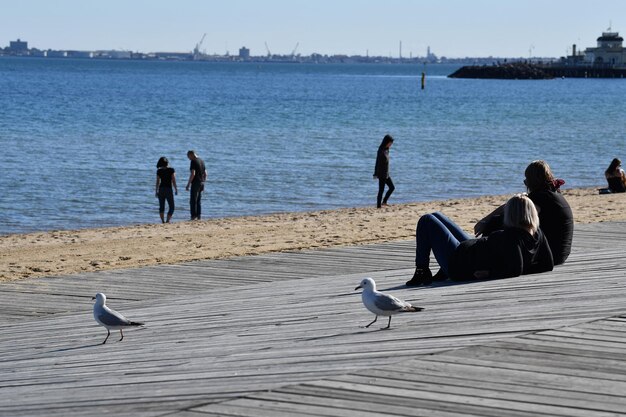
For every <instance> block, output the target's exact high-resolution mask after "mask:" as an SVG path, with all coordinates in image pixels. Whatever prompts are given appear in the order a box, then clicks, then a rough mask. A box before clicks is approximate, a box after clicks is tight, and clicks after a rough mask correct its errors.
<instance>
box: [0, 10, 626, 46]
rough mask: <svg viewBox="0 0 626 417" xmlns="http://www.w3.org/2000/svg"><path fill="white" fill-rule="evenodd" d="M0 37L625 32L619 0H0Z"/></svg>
mask: <svg viewBox="0 0 626 417" xmlns="http://www.w3.org/2000/svg"><path fill="white" fill-rule="evenodd" d="M0 10H1V14H0V46H7V45H8V43H9V41H10V40H15V39H17V38H18V37H19V38H21V39H23V40H27V41H28V42H29V46H30V47H37V48H40V49H49V48H51V49H76V50H96V49H125V50H132V51H141V52H154V51H180V52H184V51H191V50H192V49H193V47H194V45H195V44H196V43H197V42H198V41H199V40H200V38H201V37H202V34H203V33H206V34H207V36H206V39H205V41H204V44H203V47H202V49H205V50H206V52H207V53H219V54H223V53H225V52H226V51H229V52H230V53H231V54H236V53H237V51H238V49H239V47H241V46H247V47H248V48H250V49H251V53H252V54H253V55H264V54H265V53H266V50H265V42H267V44H268V46H269V48H270V50H271V51H272V53H277V54H288V53H291V51H292V50H293V49H294V47H295V46H296V43H298V44H299V46H298V49H297V52H298V53H302V54H303V55H309V54H311V53H314V52H316V53H322V54H338V53H346V54H350V55H352V54H360V55H365V54H366V52H369V54H370V55H384V56H390V55H391V56H398V53H399V42H400V41H402V51H403V52H402V55H403V56H405V57H408V56H409V54H411V53H412V54H413V56H418V55H419V56H423V55H424V54H425V53H426V47H427V46H430V47H431V49H432V51H433V52H434V53H436V54H437V55H440V56H441V55H443V56H448V57H465V56H516V57H517V56H522V57H526V56H529V55H530V54H532V55H533V56H562V55H564V54H565V53H566V52H568V50H569V49H570V48H571V45H572V44H573V43H576V44H577V45H578V47H579V48H584V47H588V46H595V43H596V38H597V37H598V36H599V35H600V33H601V32H602V31H603V30H606V29H607V28H608V27H609V25H612V28H613V30H615V31H619V32H620V33H621V34H622V35H626V0H602V1H594V0H588V1H582V0H541V1H539V0H521V1H520V0H517V1H509V0H441V1H440V0H428V1H421V0H378V1H374V0H334V1H333V0H256V1H255V0H223V1H218V0H205V1H200V0H177V1H173V0H169V1H165V0H106V1H95V0H0Z"/></svg>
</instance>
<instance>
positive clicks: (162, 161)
mask: <svg viewBox="0 0 626 417" xmlns="http://www.w3.org/2000/svg"><path fill="white" fill-rule="evenodd" d="M156 166H157V172H156V185H155V191H154V192H155V194H156V196H157V198H158V199H159V216H161V223H169V222H170V220H171V219H172V215H173V214H174V194H176V195H178V187H177V186H176V171H175V170H174V168H172V167H170V163H169V161H168V160H167V158H166V157H164V156H162V157H160V158H159V160H158V162H157V165H156ZM172 187H173V191H172ZM166 200H167V206H168V210H167V220H165V201H166Z"/></svg>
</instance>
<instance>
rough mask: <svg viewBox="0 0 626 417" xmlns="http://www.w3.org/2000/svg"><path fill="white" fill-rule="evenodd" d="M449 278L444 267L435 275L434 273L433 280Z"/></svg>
mask: <svg viewBox="0 0 626 417" xmlns="http://www.w3.org/2000/svg"><path fill="white" fill-rule="evenodd" d="M447 279H448V275H446V273H445V272H444V270H443V269H439V271H437V273H436V274H435V275H433V281H445V280H447Z"/></svg>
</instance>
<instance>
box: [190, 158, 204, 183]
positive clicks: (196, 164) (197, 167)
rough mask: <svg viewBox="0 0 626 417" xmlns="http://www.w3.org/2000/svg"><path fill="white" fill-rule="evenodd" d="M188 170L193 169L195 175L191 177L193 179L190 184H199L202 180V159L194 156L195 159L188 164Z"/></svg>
mask: <svg viewBox="0 0 626 417" xmlns="http://www.w3.org/2000/svg"><path fill="white" fill-rule="evenodd" d="M189 170H190V171H191V170H193V171H195V173H196V175H195V176H194V177H193V181H192V182H191V183H192V184H200V183H202V182H204V179H203V178H204V171H205V168H204V161H203V160H202V159H200V158H196V159H195V160H193V161H191V164H189Z"/></svg>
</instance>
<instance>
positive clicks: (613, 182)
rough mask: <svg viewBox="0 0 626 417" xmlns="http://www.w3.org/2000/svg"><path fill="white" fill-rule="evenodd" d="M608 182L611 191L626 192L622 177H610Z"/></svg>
mask: <svg viewBox="0 0 626 417" xmlns="http://www.w3.org/2000/svg"><path fill="white" fill-rule="evenodd" d="M606 180H607V182H608V183H609V189H610V190H611V191H612V192H614V193H623V192H626V187H624V183H623V182H622V177H608V178H607V179H606Z"/></svg>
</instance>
